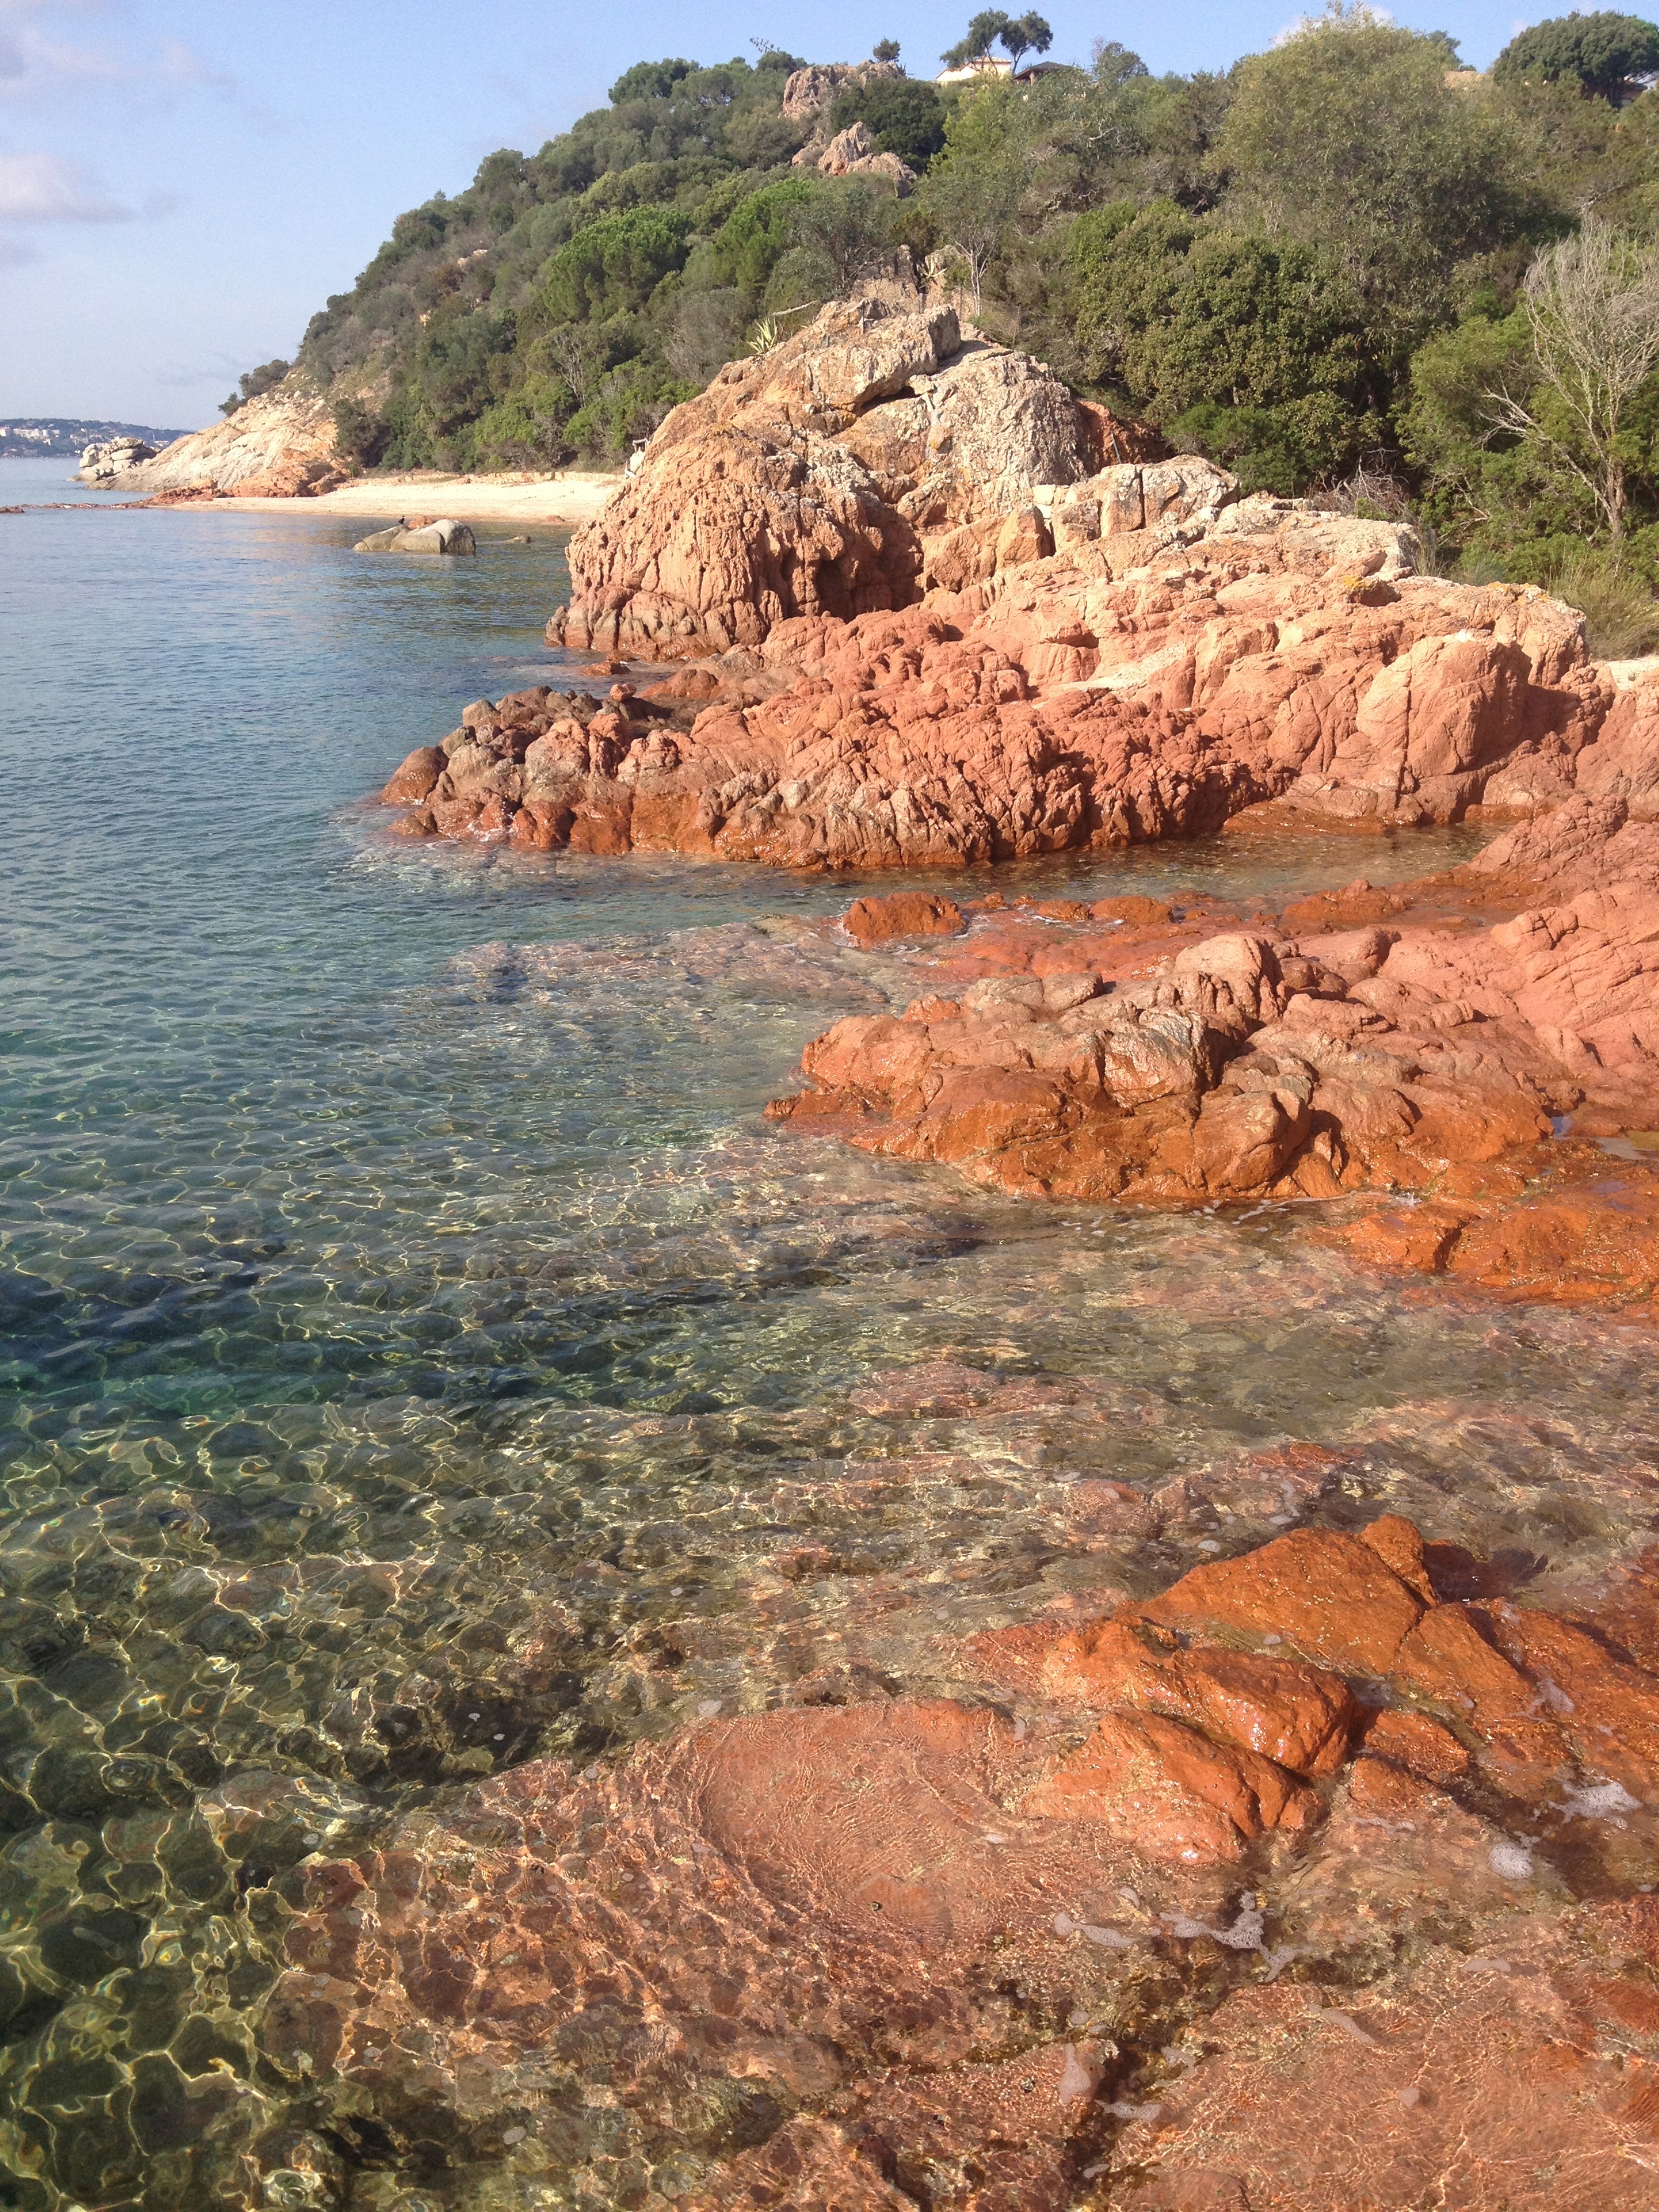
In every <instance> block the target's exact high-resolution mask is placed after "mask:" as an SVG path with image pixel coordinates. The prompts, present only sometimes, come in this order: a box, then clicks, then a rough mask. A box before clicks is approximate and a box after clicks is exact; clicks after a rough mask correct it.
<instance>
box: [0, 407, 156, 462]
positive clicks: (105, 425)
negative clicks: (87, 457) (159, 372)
mask: <svg viewBox="0 0 1659 2212" xmlns="http://www.w3.org/2000/svg"><path fill="white" fill-rule="evenodd" d="M184 435H185V433H184V432H183V431H182V430H157V429H154V428H151V427H150V426H149V424H148V423H144V422H91V421H88V419H87V418H86V417H84V416H79V415H30V416H15V417H14V418H13V419H12V420H11V421H10V422H0V460H7V461H15V460H21V459H25V458H27V457H28V456H30V455H33V456H34V457H36V458H46V459H58V458H61V459H64V460H76V461H78V460H79V459H80V458H81V454H82V451H83V449H84V448H85V447H88V446H97V445H102V444H103V443H104V442H105V441H106V439H110V438H142V439H143V441H144V443H145V444H146V445H147V446H167V445H171V444H172V442H173V440H174V439H175V438H182V437H183V436H184Z"/></svg>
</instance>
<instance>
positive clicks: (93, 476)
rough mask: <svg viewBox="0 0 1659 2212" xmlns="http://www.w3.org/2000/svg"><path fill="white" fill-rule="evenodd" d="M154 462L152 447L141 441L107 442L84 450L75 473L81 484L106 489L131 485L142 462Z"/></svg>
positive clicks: (130, 439) (110, 440)
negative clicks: (94, 485) (96, 485)
mask: <svg viewBox="0 0 1659 2212" xmlns="http://www.w3.org/2000/svg"><path fill="white" fill-rule="evenodd" d="M154 459H155V447H154V446H151V445H149V444H147V443H146V442H145V441H144V440H143V438H136V437H121V438H106V439H104V440H103V441H101V442H100V443H99V444H95V445H91V446H88V447H86V448H85V449H84V451H83V452H82V455H81V466H80V469H79V471H78V472H77V473H78V474H79V476H80V478H81V481H82V483H89V484H98V485H100V486H101V487H103V488H104V489H110V488H111V487H114V486H120V485H124V484H127V483H131V481H132V474H133V471H134V470H135V469H137V468H138V467H140V466H141V465H143V463H144V462H145V461H153V460H154Z"/></svg>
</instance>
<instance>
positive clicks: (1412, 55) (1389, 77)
mask: <svg viewBox="0 0 1659 2212" xmlns="http://www.w3.org/2000/svg"><path fill="white" fill-rule="evenodd" d="M1235 76H1236V82H1237V95H1236V97H1235V99H1234V101H1233V105H1232V108H1231V112H1230V113H1229V115H1228V118H1227V120H1226V123H1225V126H1224V128H1223V130H1222V131H1221V135H1220V138H1219V140H1218V153H1219V155H1220V157H1221V161H1222V162H1223V164H1224V166H1225V167H1226V168H1228V169H1230V170H1231V177H1232V184H1231V192H1230V195H1229V200H1228V212H1229V213H1230V215H1231V216H1234V217H1235V219H1237V218H1244V219H1247V220H1248V221H1249V222H1255V223H1259V224H1261V226H1262V227H1263V228H1266V229H1267V231H1269V232H1270V233H1273V234H1278V235H1279V236H1280V237H1287V238H1295V239H1299V240H1303V241H1304V242H1305V243H1307V244H1309V245H1311V246H1322V247H1325V248H1328V249H1329V250H1330V251H1331V252H1334V253H1336V254H1338V255H1340V258H1341V259H1342V260H1343V261H1344V263H1345V264H1346V267H1347V269H1348V271H1349V275H1350V276H1351V279H1352V283H1353V284H1354V286H1355V288H1356V289H1357V290H1358V292H1359V294H1360V295H1361V296H1362V298H1364V300H1365V301H1367V302H1368V304H1369V305H1370V308H1371V311H1372V313H1374V315H1375V316H1376V319H1377V321H1378V324H1379V326H1387V327H1389V328H1390V329H1391V330H1392V331H1393V332H1394V333H1395V336H1396V338H1397V342H1398V343H1399V345H1400V348H1401V351H1403V350H1404V349H1405V348H1406V346H1407V345H1408V344H1413V343H1417V342H1418V341H1419V340H1420V338H1421V337H1422V336H1423V335H1425V333H1426V331H1428V330H1429V329H1431V328H1432V327H1433V325H1434V324H1435V323H1436V322H1437V321H1438V320H1439V319H1440V318H1441V316H1442V315H1443V313H1444V309H1445V307H1446V304H1447V295H1448V288H1449V282H1450V278H1451V273H1452V270H1453V269H1454V268H1455V265H1456V264H1457V263H1458V261H1459V260H1461V259H1462V258H1463V257H1464V256H1466V255H1468V254H1469V253H1472V252H1479V251H1481V250H1483V249H1486V248H1490V247H1492V246H1496V245H1499V244H1501V243H1502V242H1504V240H1505V238H1506V237H1509V236H1511V235H1513V234H1514V233H1515V231H1516V228H1519V227H1521V223H1522V215H1523V213H1524V197H1525V196H1524V194H1523V193H1522V191H1519V190H1518V188H1517V186H1516V183H1515V181H1514V180H1513V179H1512V171H1513V169H1514V166H1515V165H1514V161H1513V158H1512V155H1511V152H1510V148H1509V146H1508V144H1507V143H1506V142H1505V140H1504V137H1503V132H1502V126H1501V125H1500V124H1499V123H1498V120H1497V119H1496V118H1494V117H1492V115H1490V114H1489V113H1488V112H1487V110H1486V106H1484V105H1483V104H1481V103H1477V102H1471V101H1470V100H1468V99H1467V98H1466V97H1465V96H1463V95H1462V94H1457V93H1455V92H1451V91H1449V90H1448V88H1447V86H1446V82H1445V64H1444V60H1443V56H1442V53H1441V52H1440V49H1439V47H1438V46H1437V44H1436V43H1435V41H1434V40H1431V39H1425V38H1420V37H1419V36H1418V34H1417V33H1414V32H1412V31H1403V30H1399V29H1396V28H1395V27H1394V26H1393V25H1392V24H1391V23H1389V22H1388V21H1386V20H1385V19H1383V18H1381V17H1379V16H1376V15H1373V14H1372V13H1371V11H1370V9H1368V8H1366V7H1365V6H1364V5H1363V4H1359V5H1351V6H1346V7H1345V6H1344V5H1342V4H1341V0H1333V4H1332V5H1331V6H1330V7H1328V9H1327V10H1326V12H1325V14H1324V15H1322V16H1320V17H1318V18H1317V19H1316V21H1314V22H1312V23H1310V24H1308V25H1307V26H1306V27H1305V28H1304V29H1303V30H1301V31H1299V32H1298V33H1297V35H1296V36H1295V37H1293V38H1291V39H1288V40H1286V41H1285V44H1284V45H1283V46H1276V47H1274V48H1273V51H1272V52H1269V53H1265V54H1256V55H1253V56H1252V57H1251V58H1249V60H1247V61H1244V62H1242V63H1241V64H1239V66H1238V69H1237V71H1236V73H1235Z"/></svg>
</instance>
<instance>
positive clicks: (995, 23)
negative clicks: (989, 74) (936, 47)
mask: <svg viewBox="0 0 1659 2212" xmlns="http://www.w3.org/2000/svg"><path fill="white" fill-rule="evenodd" d="M1013 20H1014V19H1013V17H1012V15H1007V14H1006V13H1005V11H1004V10H1003V9H1000V8H982V9H981V10H980V12H979V14H978V15H975V16H973V17H971V18H970V19H969V24H968V33H967V36H966V37H965V38H961V39H958V40H957V42H956V44H955V46H951V47H949V48H948V49H947V50H946V51H945V52H944V53H942V54H941V55H940V56H939V59H940V60H941V61H942V62H943V63H944V64H945V68H946V69H966V68H967V66H968V64H969V62H982V61H988V60H989V58H990V54H991V48H992V46H994V44H995V42H996V40H998V39H1000V37H1001V36H1002V33H1004V32H1005V31H1006V29H1007V28H1008V27H1009V25H1010V24H1011V23H1012V21H1013Z"/></svg>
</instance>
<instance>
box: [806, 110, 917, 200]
mask: <svg viewBox="0 0 1659 2212" xmlns="http://www.w3.org/2000/svg"><path fill="white" fill-rule="evenodd" d="M794 166H795V167H796V168H798V169H816V170H817V173H818V174H819V175H820V176H824V177H885V178H886V179H888V181H889V182H890V184H891V185H892V186H893V189H894V191H896V193H897V194H898V196H899V197H900V198H901V199H903V198H905V197H908V193H909V191H910V188H911V186H912V185H914V184H915V181H916V173H915V170H914V169H913V168H912V167H910V165H909V163H908V161H902V160H901V159H900V157H899V155H896V154H884V153H878V151H877V149H876V142H875V140H874V139H873V138H872V137H871V136H870V132H869V130H868V128H867V127H866V125H864V124H862V123H849V124H848V126H847V128H846V130H845V131H836V135H835V137H833V138H831V139H830V140H829V143H827V144H824V145H820V144H818V143H817V141H816V140H814V141H813V142H812V143H811V144H810V145H806V146H803V147H802V148H801V149H800V151H799V154H797V155H796V156H795V160H794Z"/></svg>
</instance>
